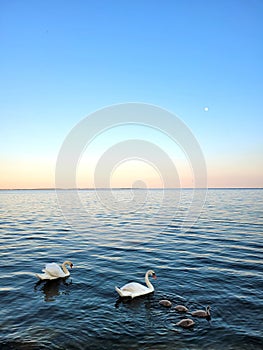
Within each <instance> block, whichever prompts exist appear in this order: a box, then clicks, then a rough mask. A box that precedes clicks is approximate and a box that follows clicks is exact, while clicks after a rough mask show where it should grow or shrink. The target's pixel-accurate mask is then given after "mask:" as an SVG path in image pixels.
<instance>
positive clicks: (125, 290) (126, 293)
mask: <svg viewBox="0 0 263 350" xmlns="http://www.w3.org/2000/svg"><path fill="white" fill-rule="evenodd" d="M149 276H152V277H153V278H154V279H156V278H157V277H156V275H155V272H154V271H153V270H148V271H147V272H146V274H145V283H146V286H144V285H143V284H140V283H137V282H131V283H127V284H125V285H124V286H123V287H121V288H118V287H115V290H116V292H117V293H118V294H119V296H120V297H122V298H125V297H130V298H132V299H133V298H136V297H139V296H142V295H146V294H149V293H152V292H154V288H153V285H152V284H151V282H150V281H149Z"/></svg>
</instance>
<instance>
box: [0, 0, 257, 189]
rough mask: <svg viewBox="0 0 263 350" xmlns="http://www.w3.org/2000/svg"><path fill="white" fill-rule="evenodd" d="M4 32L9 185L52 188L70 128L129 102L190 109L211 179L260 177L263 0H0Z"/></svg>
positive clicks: (1, 99) (186, 113) (5, 182)
mask: <svg viewBox="0 0 263 350" xmlns="http://www.w3.org/2000/svg"><path fill="white" fill-rule="evenodd" d="M0 40H1V59H0V60H1V65H0V76H1V79H0V80H1V81H0V118H1V133H0V136H1V139H0V146H1V158H0V161H1V164H2V165H1V168H2V169H3V171H2V176H1V177H2V178H1V184H0V187H2V188H5V187H7V188H10V187H11V188H13V187H15V188H17V187H31V186H33V187H42V186H43V187H46V186H47V187H53V186H54V164H55V161H56V157H57V154H58V151H59V148H60V146H61V144H62V142H63V140H64V139H65V137H66V136H67V134H68V132H69V131H70V130H71V129H72V127H74V125H75V124H76V123H78V122H79V121H80V120H81V119H82V118H84V117H85V116H87V115H89V114H90V113H91V112H94V111H95V110H97V109H100V108H103V107H105V106H108V105H111V104H116V103H125V102H144V103H150V104H154V105H158V106H160V107H162V108H165V109H168V110H169V111H171V112H173V113H174V114H176V115H177V116H178V117H179V118H180V119H182V120H183V121H184V122H185V123H186V124H187V125H188V127H189V128H190V129H191V130H192V132H193V134H194V135H195V136H196V138H197V139H198V141H199V143H200V146H201V148H202V150H203V153H204V155H205V158H206V162H207V168H208V179H209V180H208V185H209V186H212V187H217V186H218V187H221V186H223V187H228V186H230V187H235V186H236V187H240V186H241V187H242V186H244V187H254V186H255V187H262V185H263V170H262V169H263V161H262V158H263V157H262V154H263V141H262V139H263V138H262V129H263V128H262V126H263V125H262V124H263V121H262V120H263V116H262V111H263V99H262V95H263V66H262V62H263V45H262V42H263V3H262V1H260V0H252V1H246V0H239V1H237V0H233V1H226V0H223V1H220V2H219V1H193V0H192V1H183V0H180V1H164V2H157V1H132V2H128V1H97V2H94V1H42V2H40V1H38V2H37V1H27V0H25V1H0ZM204 107H208V108H209V109H208V111H207V112H206V111H205V110H204ZM39 164H42V165H43V166H44V168H43V169H42V170H41V174H40V173H39V172H38V171H40V170H38V169H40V168H41V166H40V168H39V166H38V165H39ZM28 169H30V172H31V175H32V174H34V176H33V177H34V181H33V182H32V183H30V181H29V180H28V181H24V178H25V177H26V176H27V172H28V171H29V170H28ZM45 172H46V173H45Z"/></svg>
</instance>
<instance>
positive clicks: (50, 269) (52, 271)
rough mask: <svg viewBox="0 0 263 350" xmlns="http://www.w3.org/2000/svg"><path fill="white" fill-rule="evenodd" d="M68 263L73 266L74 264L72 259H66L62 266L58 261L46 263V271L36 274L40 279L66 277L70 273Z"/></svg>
mask: <svg viewBox="0 0 263 350" xmlns="http://www.w3.org/2000/svg"><path fill="white" fill-rule="evenodd" d="M66 265H69V266H70V267H71V268H72V267H73V264H72V262H71V261H68V260H66V261H64V262H63V264H62V266H61V267H60V266H59V265H58V264H56V263H50V264H46V267H45V268H44V269H43V270H42V271H43V272H44V273H36V276H37V277H38V278H39V279H40V280H54V279H56V278H64V277H68V276H69V275H70V273H69V271H68V269H67V268H66Z"/></svg>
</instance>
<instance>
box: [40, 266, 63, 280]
mask: <svg viewBox="0 0 263 350" xmlns="http://www.w3.org/2000/svg"><path fill="white" fill-rule="evenodd" d="M44 272H45V273H47V274H49V275H50V276H52V277H65V273H64V272H63V271H62V269H61V268H60V267H59V265H58V264H56V263H50V264H46V268H45V270H44Z"/></svg>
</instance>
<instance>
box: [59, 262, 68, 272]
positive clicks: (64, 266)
mask: <svg viewBox="0 0 263 350" xmlns="http://www.w3.org/2000/svg"><path fill="white" fill-rule="evenodd" d="M66 265H69V263H68V262H67V261H64V262H63V264H62V265H61V267H62V270H63V272H64V273H65V274H66V275H67V274H69V271H68V269H67V268H66Z"/></svg>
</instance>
